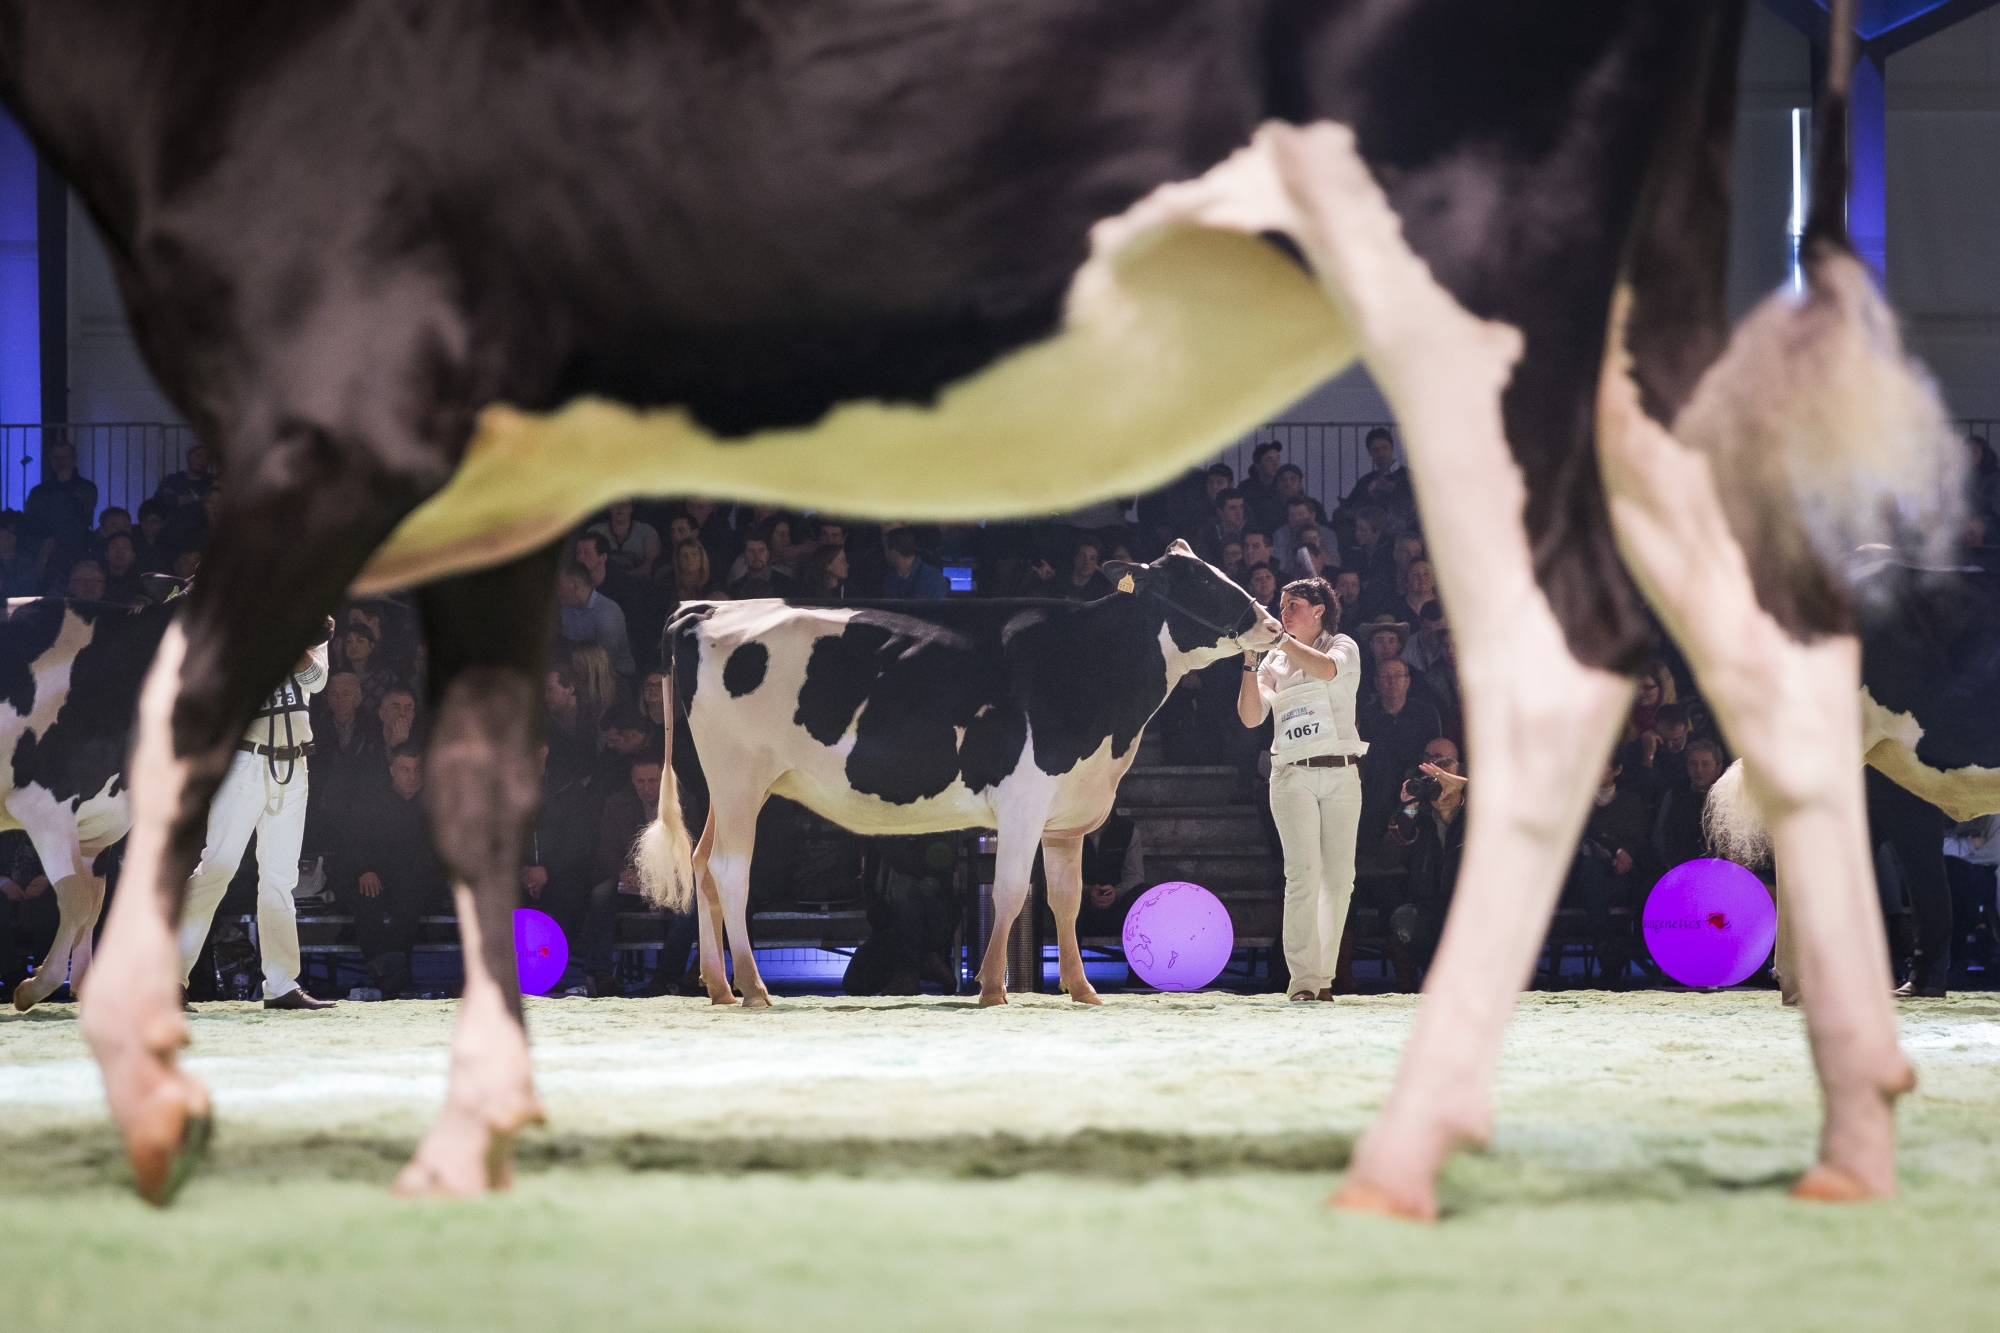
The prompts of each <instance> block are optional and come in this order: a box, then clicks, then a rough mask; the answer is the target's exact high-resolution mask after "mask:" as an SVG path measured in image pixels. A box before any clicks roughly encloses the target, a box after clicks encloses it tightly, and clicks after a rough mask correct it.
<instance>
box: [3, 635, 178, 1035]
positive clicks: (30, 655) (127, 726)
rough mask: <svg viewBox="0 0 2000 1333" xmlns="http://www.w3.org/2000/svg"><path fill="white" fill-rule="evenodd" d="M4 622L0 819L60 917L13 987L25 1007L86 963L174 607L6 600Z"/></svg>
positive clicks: (76, 977) (128, 815) (79, 975)
mask: <svg viewBox="0 0 2000 1333" xmlns="http://www.w3.org/2000/svg"><path fill="white" fill-rule="evenodd" d="M5 615H6V619H5V620H0V754H4V755H6V756H7V766H6V768H5V769H4V770H0V829H23V830H25V831H26V832H27V834H28V840H29V841H30V842H32V843H33V844H34V845H35V855H37V856H39V857H40V858H41V861H42V873H43V874H44V875H46V876H48V880H49V884H50V886H51V887H52V888H53V890H54V892H55V895H56V905H57V907H58V908H59V909H60V912H61V921H60V923H59V924H58V925H57V927H56V936H55V943H54V944H53V945H51V946H50V948H49V951H48V954H47V956H45V957H44V958H43V959H42V961H41V965H40V966H39V967H37V968H36V969H35V973H34V975H33V976H31V977H29V978H27V979H26V980H25V981H23V982H21V984H20V985H18V986H16V987H15V988H14V1007H15V1008H16V1009H30V1008H33V1007H34V1006H35V1005H36V1004H38V1003H40V1002H41V1001H43V1000H45V999H47V998H48V997H49V996H50V995H52V994H54V993H55V991H56V990H57V989H58V988H59V987H61V986H62V985H63V983H64V982H65V981H67V982H68V983H69V985H70V989H71V990H72V991H75V990H76V989H77V988H78V985H79V983H80V982H81V981H82V980H83V975H84V971H85V970H86V969H87V968H88V967H89V966H90V940H91V932H92V930H93V929H94V928H95V927H96V925H97V914H98V911H99V909H100V908H102V907H103V905H104V877H103V875H102V874H101V873H99V871H98V867H97V860H98V857H99V856H100V855H102V854H103V853H104V852H105V851H106V850H107V849H108V848H110V847H111V845H112V844H113V843H115V842H117V841H118V840H119V839H121V838H123V837H124V836H125V833H126V831H127V830H128V829H129V828H130V827H131V825H132V811H131V802H130V801H129V800H128V799H127V795H126V789H125V748H126V744H127V742H128V741H129V740H130V737H131V731H132V716H133V712H134V710H135V709H136V708H137V706H138V702H139V686H140V684H141V683H142V682H143V681H144V680H145V678H146V668H147V667H149V666H150V665H151V664H152V661H153V654H154V653H155V652H156V651H157V650H158V648H159V646H160V636H161V635H163V634H164V633H165V632H166V628H167V623H168V621H169V620H171V619H172V616H173V612H172V610H171V609H170V608H167V607H164V606H152V607H147V608H146V609H144V610H141V611H132V610H128V609H126V608H124V607H117V606H108V605H104V604H102V603H95V602H64V601H63V600H61V599H60V598H55V597H44V598H38V599H35V600H32V601H12V602H8V603H6V604H5Z"/></svg>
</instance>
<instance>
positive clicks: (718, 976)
mask: <svg viewBox="0 0 2000 1333" xmlns="http://www.w3.org/2000/svg"><path fill="white" fill-rule="evenodd" d="M714 850H715V811H714V809H713V808H711V809H710V810H709V812H708V822H707V823H705V824H703V825H702V829H701V841H699V842H697V843H696V844H695V848H694V885H695V890H694V909H695V929H696V933H697V935H698V936H699V937H700V941H701V984H702V985H703V986H705V987H707V989H708V1002H709V1003H710V1004H736V1003H739V1001H738V1000H737V998H736V992H735V991H734V990H731V989H730V986H729V969H728V967H727V965H726V964H725V963H724V961H723V957H722V895H721V894H720V893H718V892H717V891H716V888H715V876H714V875H712V874H710V873H709V870H708V858H709V853H711V852H713V851H714Z"/></svg>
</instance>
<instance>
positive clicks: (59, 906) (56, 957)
mask: <svg viewBox="0 0 2000 1333" xmlns="http://www.w3.org/2000/svg"><path fill="white" fill-rule="evenodd" d="M54 893H55V895H56V910H57V912H58V913H59V914H60V919H59V920H58V921H57V923H56V936H55V940H54V942H53V943H51V944H50V945H49V951H48V955H47V956H46V957H44V958H43V959H42V961H41V963H40V964H39V965H38V966H37V967H36V968H35V971H34V975H32V976H30V977H27V978H25V979H23V980H22V982H21V984H20V985H18V986H16V987H14V1007H15V1008H16V1009H18V1010H21V1011H23V1012H26V1011H27V1010H29V1009H32V1008H34V1007H35V1006H36V1005H38V1004H40V1003H41V1002H42V1001H43V1000H46V999H48V998H49V996H51V995H53V994H55V993H56V991H58V990H59V989H61V987H62V984H63V983H64V982H65V981H67V982H69V988H70V994H71V995H75V994H76V993H77V992H78V991H80V990H81V989H82V986H83V973H84V969H85V968H87V967H89V966H90V932H91V930H92V928H93V927H95V926H96V925H97V914H98V912H99V910H100V909H102V908H103V906H104V881H103V880H101V879H98V878H96V877H95V876H93V875H92V874H91V873H90V871H89V870H87V869H86V870H80V871H78V872H77V873H76V874H74V875H69V876H66V877H64V878H63V879H61V880H58V881H57V882H56V884H55V885H54Z"/></svg>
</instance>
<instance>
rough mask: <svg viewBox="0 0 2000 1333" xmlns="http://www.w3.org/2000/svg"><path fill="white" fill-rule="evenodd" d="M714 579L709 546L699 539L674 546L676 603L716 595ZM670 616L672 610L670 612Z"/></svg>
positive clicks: (694, 600) (677, 604)
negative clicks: (709, 561) (710, 569)
mask: <svg viewBox="0 0 2000 1333" xmlns="http://www.w3.org/2000/svg"><path fill="white" fill-rule="evenodd" d="M712 583H713V579H712V577H711V576H710V574H709V564H708V548H707V547H705V546H703V545H702V544H701V543H700V542H698V541H693V540H688V541H684V542H681V543H680V544H679V545H677V546H675V547H674V565H673V589H674V597H673V600H674V605H675V606H679V605H680V604H681V603H682V602H698V601H702V600H704V599H707V598H712V597H713V596H715V592H716V590H715V589H714V588H713V587H712ZM668 615H669V618H671V616H672V612H669V613H668Z"/></svg>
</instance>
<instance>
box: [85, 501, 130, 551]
mask: <svg viewBox="0 0 2000 1333" xmlns="http://www.w3.org/2000/svg"><path fill="white" fill-rule="evenodd" d="M131 530H132V515H131V514H130V513H128V512H127V511H126V510H125V509H124V508H123V507H122V506H119V505H106V506H105V507H104V512H103V513H101V514H99V515H98V516H97V531H95V532H93V533H91V534H90V549H91V550H92V552H93V553H95V554H97V555H100V556H101V555H103V554H104V543H105V542H107V541H109V540H110V539H111V538H112V537H113V536H114V535H115V534H117V533H120V532H130V531H131Z"/></svg>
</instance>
